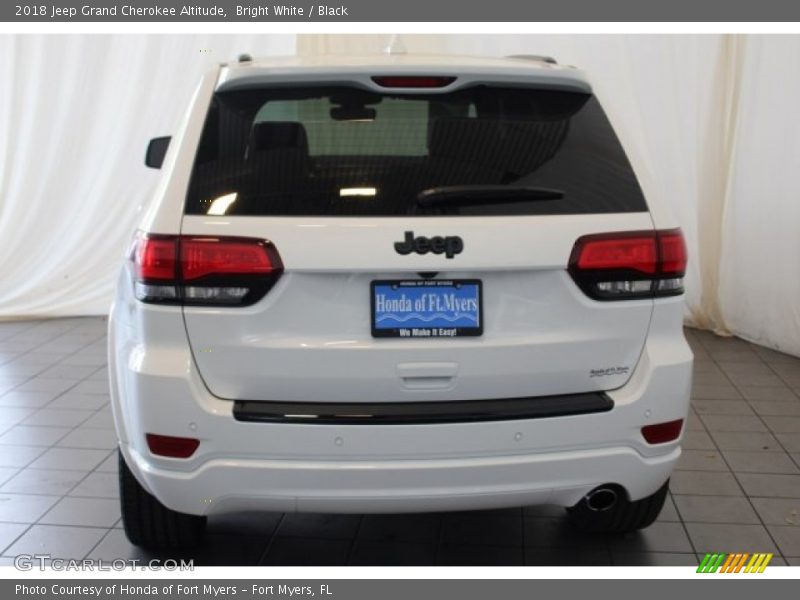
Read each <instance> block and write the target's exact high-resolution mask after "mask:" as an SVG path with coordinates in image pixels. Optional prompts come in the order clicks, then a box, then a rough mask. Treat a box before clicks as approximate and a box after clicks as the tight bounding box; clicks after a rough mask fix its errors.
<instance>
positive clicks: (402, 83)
mask: <svg viewBox="0 0 800 600" xmlns="http://www.w3.org/2000/svg"><path fill="white" fill-rule="evenodd" d="M455 80H456V78H455V77H444V76H435V77H432V76H423V75H412V76H409V75H383V76H380V77H373V78H372V81H374V82H375V83H377V84H378V85H379V86H381V87H385V88H443V87H447V86H448V85H450V84H451V83H453V82H454V81H455Z"/></svg>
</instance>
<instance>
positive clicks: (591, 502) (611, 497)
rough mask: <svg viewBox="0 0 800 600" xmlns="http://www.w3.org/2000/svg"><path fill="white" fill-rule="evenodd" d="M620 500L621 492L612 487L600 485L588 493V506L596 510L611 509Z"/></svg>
mask: <svg viewBox="0 0 800 600" xmlns="http://www.w3.org/2000/svg"><path fill="white" fill-rule="evenodd" d="M618 501H619V493H618V492H617V491H616V490H615V489H614V488H611V487H599V488H596V489H594V490H592V491H591V492H589V493H588V494H586V506H587V507H588V508H589V510H592V511H594V512H605V511H607V510H611V509H612V508H614V506H616V504H617V502H618Z"/></svg>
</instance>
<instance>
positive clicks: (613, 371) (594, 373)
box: [589, 367, 631, 377]
mask: <svg viewBox="0 0 800 600" xmlns="http://www.w3.org/2000/svg"><path fill="white" fill-rule="evenodd" d="M630 370H631V369H630V367H609V368H608V369H592V370H591V371H589V377H605V376H607V375H627V373H628V372H629V371H630Z"/></svg>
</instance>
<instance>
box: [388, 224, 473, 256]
mask: <svg viewBox="0 0 800 600" xmlns="http://www.w3.org/2000/svg"><path fill="white" fill-rule="evenodd" d="M394 249H395V251H396V252H397V253H398V254H402V255H406V254H411V253H412V252H416V253H417V254H427V253H428V252H433V253H434V254H444V255H445V256H446V257H447V258H453V257H454V256H455V255H456V254H461V251H462V250H463V249H464V240H462V239H461V238H460V237H459V236H457V235H449V236H447V237H442V236H438V235H437V236H434V237H432V238H427V237H425V236H419V237H414V232H413V231H406V232H405V238H404V239H403V241H402V242H395V243H394Z"/></svg>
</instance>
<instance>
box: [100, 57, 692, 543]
mask: <svg viewBox="0 0 800 600" xmlns="http://www.w3.org/2000/svg"><path fill="white" fill-rule="evenodd" d="M167 145H168V150H167V149H166V147H167ZM165 151H166V156H164V154H163V153H164V152H165ZM147 160H148V164H150V165H151V166H161V162H162V160H163V168H164V171H165V172H164V176H163V178H162V180H161V184H160V187H159V188H158V189H157V192H156V197H155V199H154V201H153V203H152V205H151V207H150V209H149V211H148V212H147V214H146V216H145V218H144V219H143V221H142V223H141V225H140V227H139V231H138V232H137V233H136V236H135V238H134V242H133V245H132V249H131V252H130V255H129V257H128V260H126V262H125V264H124V267H123V269H122V273H121V275H120V278H119V283H118V287H117V295H116V299H115V302H114V306H113V309H112V312H111V318H110V324H109V330H110V336H109V343H110V347H109V356H110V365H111V369H110V371H111V393H112V400H113V402H112V406H113V412H114V420H115V424H116V428H117V433H118V436H119V449H120V482H121V494H122V499H121V500H122V512H123V520H124V524H125V531H126V533H127V535H128V537H129V539H130V540H131V541H132V542H133V543H135V544H140V545H143V546H150V547H174V546H184V545H189V544H193V543H197V542H198V541H200V539H201V537H202V534H203V530H204V527H205V520H206V516H207V515H211V514H218V513H226V512H231V511H244V510H269V511H312V512H313V511H316V512H384V513H388V512H412V511H436V510H459V509H480V508H491V507H509V506H522V505H530V504H541V503H551V504H557V505H561V506H564V507H567V509H568V511H569V513H570V515H571V517H572V518H573V520H574V522H575V523H576V524H577V525H579V526H581V527H583V528H586V529H591V530H595V531H627V530H631V529H635V528H641V527H646V526H647V525H649V524H650V523H651V522H652V521H653V520H654V519H655V518H656V516H657V515H658V512H659V511H660V509H661V506H662V505H663V502H664V498H665V495H666V491H667V482H668V479H669V476H670V472H671V470H672V468H673V465H674V464H675V462H676V460H677V459H678V457H679V455H680V447H679V440H680V435H681V429H682V424H683V420H684V419H685V417H686V414H687V410H688V399H689V389H690V379H691V361H692V356H691V352H690V350H689V348H688V346H687V344H686V342H685V340H684V338H683V333H682V329H681V319H682V296H681V294H682V292H683V280H682V277H683V274H684V270H685V264H686V252H685V248H684V243H683V238H682V236H681V233H680V231H679V230H678V229H677V228H676V225H675V223H674V222H673V221H672V220H671V217H670V216H669V215H668V214H667V213H666V212H665V211H664V209H663V208H661V207H658V206H657V205H656V204H654V203H653V202H652V201H651V202H650V203H649V205H648V203H647V202H646V201H645V198H644V196H643V194H642V190H641V188H640V186H639V183H638V182H637V179H636V176H635V175H634V172H633V170H632V168H631V165H630V163H629V161H628V159H627V158H626V155H625V153H624V151H623V149H622V147H621V145H620V143H619V141H618V140H617V137H616V135H615V134H614V131H613V129H612V127H611V125H610V124H609V122H608V120H607V118H606V116H605V115H604V113H603V110H602V108H601V107H600V104H599V103H598V101H597V99H596V98H595V97H594V95H593V94H592V91H591V88H590V86H589V84H588V83H587V81H586V79H585V77H584V76H583V75H582V74H581V73H580V72H579V71H577V70H575V69H573V68H567V67H560V66H558V65H555V64H552V63H550V62H548V61H542V60H534V59H527V60H526V59H522V58H512V59H467V58H458V57H447V58H444V57H425V56H398V55H395V56H375V57H361V58H353V57H348V58H343V57H338V58H337V57H325V58H318V59H311V58H305V59H300V58H295V59H275V60H266V61H263V62H261V61H252V60H242V61H239V62H238V63H234V64H227V65H221V66H219V67H218V68H216V69H214V70H213V71H212V72H210V73H208V74H207V75H206V76H205V77H204V78H203V79H202V81H201V83H200V85H199V87H198V89H197V91H196V93H195V95H194V99H193V100H192V103H191V106H190V108H189V110H188V112H187V115H186V119H185V121H184V122H183V124H182V125H181V127H180V131H179V132H178V134H177V135H176V136H175V137H174V138H173V139H172V140H171V142H170V140H169V139H167V138H161V139H156V140H154V141H153V142H151V146H150V148H149V150H148V159H147Z"/></svg>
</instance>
